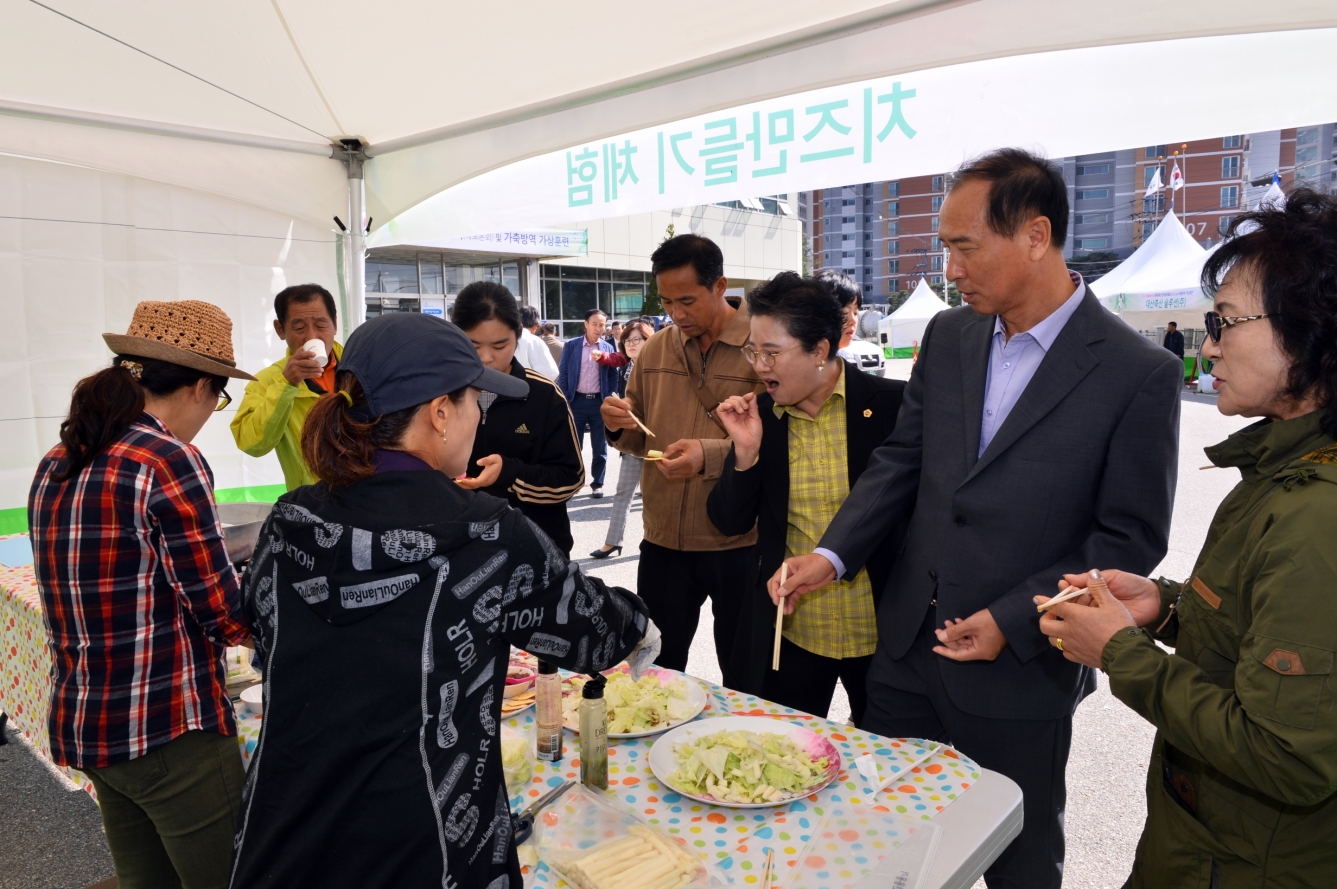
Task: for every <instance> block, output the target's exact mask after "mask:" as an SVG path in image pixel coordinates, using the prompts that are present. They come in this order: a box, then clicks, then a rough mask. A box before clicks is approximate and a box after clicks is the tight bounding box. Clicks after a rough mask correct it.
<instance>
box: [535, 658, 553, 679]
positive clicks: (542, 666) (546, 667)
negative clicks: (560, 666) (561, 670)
mask: <svg viewBox="0 0 1337 889" xmlns="http://www.w3.org/2000/svg"><path fill="white" fill-rule="evenodd" d="M539 672H540V673H542V674H543V675H544V676H547V675H550V674H552V673H556V672H557V665H556V664H554V663H552V662H551V661H543V660H541V661H539Z"/></svg>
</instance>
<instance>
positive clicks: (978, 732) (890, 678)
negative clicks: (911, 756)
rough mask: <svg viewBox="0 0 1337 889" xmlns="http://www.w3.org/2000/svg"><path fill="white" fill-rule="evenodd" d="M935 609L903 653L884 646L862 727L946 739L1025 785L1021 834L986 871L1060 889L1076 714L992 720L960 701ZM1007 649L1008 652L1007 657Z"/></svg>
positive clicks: (1013, 886)
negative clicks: (950, 684)
mask: <svg viewBox="0 0 1337 889" xmlns="http://www.w3.org/2000/svg"><path fill="white" fill-rule="evenodd" d="M936 614H937V609H935V608H932V607H930V608H929V613H928V616H927V617H926V618H925V620H924V626H923V627H922V628H921V629H920V633H919V638H917V639H916V640H915V644H914V645H913V646H912V647H911V648H910V650H909V651H908V652H907V653H906V655H905V657H903V658H901V659H900V660H898V661H897V660H892V659H891V657H890V656H889V655H888V654H887V653H886V651H884V650H882V649H879V650H878V652H877V654H875V655H874V656H873V664H872V666H871V668H870V670H869V674H868V710H867V712H866V713H865V714H864V721H863V724H862V725H861V726H860V727H861V728H863V729H866V730H868V731H871V732H876V733H877V734H879V735H883V736H886V737H893V738H898V737H899V738H928V739H930V740H934V741H945V742H946V743H948V744H951V745H952V746H953V747H955V748H956V749H957V750H960V751H961V752H962V753H964V754H965V755H966V756H969V757H970V758H971V759H973V760H975V762H977V763H979V764H980V765H981V766H983V767H984V768H986V769H992V770H993V771H995V772H1001V773H1002V774H1004V775H1006V776H1007V777H1009V778H1011V779H1012V780H1013V781H1015V782H1017V784H1018V785H1019V786H1020V787H1021V792H1022V806H1023V814H1024V817H1025V823H1024V825H1023V827H1022V829H1021V835H1020V836H1018V837H1017V838H1016V839H1015V840H1013V841H1012V844H1011V845H1009V846H1008V847H1007V848H1006V849H1004V850H1003V854H1002V855H1000V856H999V857H998V860H997V861H995V862H994V863H993V864H992V865H991V866H990V867H989V869H988V870H986V871H985V872H984V881H985V883H987V884H988V886H989V889H1001V887H1007V889H1044V887H1053V889H1059V886H1060V885H1061V884H1062V882H1063V812H1064V808H1065V806H1066V805H1067V798H1068V789H1067V785H1066V784H1065V783H1064V771H1065V770H1066V769H1067V766H1068V752H1069V750H1070V748H1071V747H1072V717H1067V718H1064V719H987V718H985V717H982V716H974V715H972V714H970V713H966V712H965V711H963V710H960V709H959V708H957V707H956V706H955V705H954V704H953V703H952V701H951V699H950V698H949V697H948V696H947V691H946V689H945V688H943V684H942V673H941V672H940V671H939V669H938V660H939V659H940V658H941V655H937V654H934V653H933V646H934V645H935V644H936V643H937V640H936V639H935V638H934V636H933V627H934V625H935V624H936V620H937V617H936ZM1006 656H1007V655H1006V653H1004V657H1006Z"/></svg>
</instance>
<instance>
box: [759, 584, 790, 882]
mask: <svg viewBox="0 0 1337 889" xmlns="http://www.w3.org/2000/svg"><path fill="white" fill-rule="evenodd" d="M788 579H789V565H787V564H786V563H784V562H781V563H780V586H784V585H785V581H786V580H788ZM784 626H785V600H784V598H783V597H782V598H781V599H780V603H779V604H778V605H776V606H775V650H774V651H772V652H771V669H772V670H779V669H780V631H781V630H783V629H784ZM763 885H765V884H763Z"/></svg>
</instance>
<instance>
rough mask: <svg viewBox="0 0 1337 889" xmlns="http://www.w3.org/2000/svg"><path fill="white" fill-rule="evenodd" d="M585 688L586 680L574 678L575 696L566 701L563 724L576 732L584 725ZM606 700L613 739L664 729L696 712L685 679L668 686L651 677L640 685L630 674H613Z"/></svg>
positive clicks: (605, 694) (573, 690) (563, 701)
mask: <svg viewBox="0 0 1337 889" xmlns="http://www.w3.org/2000/svg"><path fill="white" fill-rule="evenodd" d="M584 685H585V679H584V678H583V677H580V676H575V677H572V679H571V692H570V693H569V694H567V695H566V697H564V698H563V699H562V710H563V716H562V721H563V722H565V723H566V724H567V725H568V726H571V727H573V728H574V727H576V726H578V725H579V724H580V690H581V688H583V687H584ZM604 700H605V701H607V702H608V733H609V734H610V735H625V734H632V733H635V732H648V731H653V730H655V729H658V728H664V727H666V726H669V725H672V724H673V723H675V722H682V721H683V720H684V719H686V718H687V717H689V716H691V715H692V709H693V707H692V704H691V702H690V700H689V698H688V692H687V681H686V680H684V679H683V678H682V677H681V676H679V677H678V678H676V679H672V680H670V681H669V682H668V683H667V684H664V683H661V682H660V681H659V679H658V678H657V677H655V676H653V675H649V674H647V675H645V676H642V677H641V679H640V681H639V682H637V681H635V680H634V679H632V678H631V677H630V676H628V675H627V674H626V673H622V672H620V671H619V672H615V673H610V674H608V685H606V686H605V687H604Z"/></svg>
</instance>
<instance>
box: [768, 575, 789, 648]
mask: <svg viewBox="0 0 1337 889" xmlns="http://www.w3.org/2000/svg"><path fill="white" fill-rule="evenodd" d="M788 579H789V565H787V564H786V563H784V562H781V563H780V586H784V585H785V581H786V580H788ZM784 626H785V600H784V598H783V597H781V599H780V602H779V604H777V605H776V606H775V650H774V651H772V652H771V669H772V670H779V669H780V632H781V631H782V630H783V629H784Z"/></svg>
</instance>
